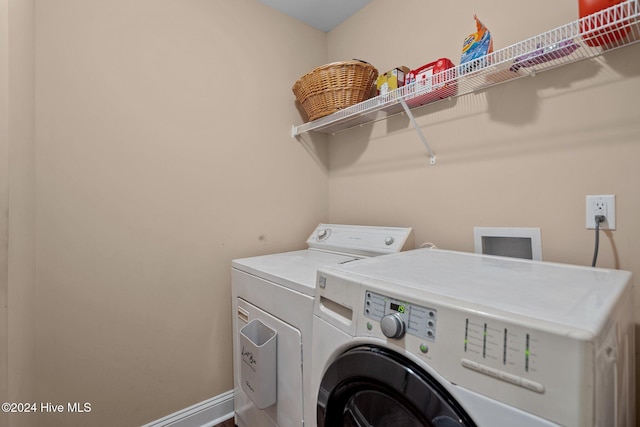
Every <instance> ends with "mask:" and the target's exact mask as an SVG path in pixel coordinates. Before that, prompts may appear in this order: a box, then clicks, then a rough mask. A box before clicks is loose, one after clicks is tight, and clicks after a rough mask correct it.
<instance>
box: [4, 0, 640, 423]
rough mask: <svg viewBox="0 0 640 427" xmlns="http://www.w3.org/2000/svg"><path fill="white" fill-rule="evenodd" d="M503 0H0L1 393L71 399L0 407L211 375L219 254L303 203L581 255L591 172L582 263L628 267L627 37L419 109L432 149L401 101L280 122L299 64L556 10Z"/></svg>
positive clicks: (527, 22) (224, 323)
mask: <svg viewBox="0 0 640 427" xmlns="http://www.w3.org/2000/svg"><path fill="white" fill-rule="evenodd" d="M516 3H517V2H516ZM516 3H514V4H513V5H511V4H510V3H509V2H504V1H503V0H481V1H479V2H475V3H474V4H473V7H471V6H465V5H460V4H456V5H455V6H449V7H447V5H446V4H443V3H438V4H435V3H434V2H427V3H425V2H422V1H418V0H406V1H405V2H403V4H402V9H403V11H404V12H403V13H402V21H400V23H398V21H397V20H395V19H393V17H394V16H396V17H397V14H398V5H397V4H395V3H393V2H389V1H382V0H374V1H373V2H372V3H371V4H370V5H369V6H367V7H366V8H365V9H364V10H362V11H361V12H359V13H358V14H357V15H355V16H354V17H353V18H351V19H350V20H348V21H347V22H346V23H345V24H344V25H342V26H340V27H338V28H337V29H336V30H334V31H333V32H331V33H329V35H328V36H327V35H325V34H324V33H321V32H319V31H316V30H313V29H311V28H309V27H307V26H305V25H303V24H301V23H299V22H296V21H294V20H292V19H290V18H288V17H285V16H284V15H282V14H280V13H277V12H275V11H273V10H271V9H268V8H266V7H264V6H263V5H261V4H260V3H258V2H256V1H255V0H236V1H233V2H231V1H224V2H222V1H215V2H212V1H207V0H136V1H130V0H115V1H108V2H106V1H100V0H56V1H40V2H37V3H36V7H35V12H33V10H32V8H33V4H34V2H32V1H29V2H24V1H22V2H9V0H0V11H12V14H10V15H7V14H6V13H0V16H1V17H2V18H1V19H2V21H0V24H3V25H0V35H1V36H0V119H2V118H5V119H6V120H0V159H4V160H3V162H4V165H5V166H4V167H0V213H1V215H0V242H4V243H3V244H2V245H0V349H3V350H1V351H0V398H2V399H0V400H2V401H4V400H8V399H19V398H23V397H25V396H29V397H32V398H33V399H35V400H37V401H45V402H46V401H50V402H53V403H63V404H66V402H90V403H91V404H92V412H91V413H90V414H84V415H51V414H45V415H41V416H40V418H39V419H37V418H35V417H34V418H31V419H28V418H24V417H23V418H20V419H18V418H12V419H11V422H12V423H13V424H9V425H32V426H33V425H42V426H47V427H49V426H52V427H55V426H74V425H77V426H84V425H96V426H99V425H139V424H142V423H144V422H149V421H151V420H154V419H157V418H159V417H161V416H163V415H167V414H169V413H172V412H174V411H176V410H179V409H181V408H184V407H186V406H189V405H191V404H193V403H196V402H199V401H202V400H204V399H207V398H209V397H212V396H215V395H217V394H219V393H222V392H224V391H227V390H229V389H231V387H232V378H231V375H232V373H231V350H230V342H231V313H230V306H231V303H230V287H229V279H230V277H229V276H230V275H229V268H230V260H231V259H233V258H236V257H240V256H250V255H256V254H261V253H267V252H277V251H283V250H289V249H296V248H300V247H302V246H303V243H302V242H304V240H305V238H306V237H307V235H308V233H309V231H310V230H311V229H312V228H313V227H314V226H315V225H316V224H317V223H318V222H320V221H326V220H331V221H334V222H344V223H363V224H388V225H409V226H412V227H414V228H415V231H416V241H417V242H418V243H421V242H423V241H431V242H434V243H435V244H436V245H438V246H439V247H443V248H451V249H459V250H467V251H470V250H472V248H473V246H472V245H473V242H472V227H473V226H476V225H482V226H503V225H504V226H528V227H540V228H541V229H542V239H543V256H544V258H545V259H547V260H552V261H561V262H571V263H578V264H585V265H586V264H588V263H589V262H590V260H591V254H592V249H593V248H592V244H593V232H592V231H587V230H586V229H585V227H584V196H585V195H586V194H609V193H613V194H616V196H617V209H618V216H617V221H618V229H617V230H616V231H615V232H612V233H607V234H606V235H604V236H603V237H602V239H601V243H602V247H601V250H600V258H599V263H598V264H599V265H601V266H605V267H617V268H623V269H627V270H631V271H633V272H634V274H635V275H636V276H637V275H638V274H640V265H638V261H637V260H638V259H640V258H639V256H638V255H639V254H638V249H636V248H637V245H636V242H637V241H638V238H639V237H640V225H638V224H637V223H636V221H637V220H636V218H637V217H638V212H639V211H640V194H639V193H638V191H637V189H636V188H637V185H636V183H638V182H640V179H639V178H640V176H639V175H640V168H639V167H638V166H639V165H638V159H639V158H640V148H639V147H638V145H637V142H638V138H639V136H640V123H638V121H637V112H636V111H635V110H634V109H633V107H634V104H633V103H632V100H634V99H637V98H638V95H640V77H639V76H640V61H639V60H638V59H639V58H640V55H638V53H639V52H640V49H639V48H640V46H635V47H630V48H626V49H623V50H620V51H617V52H611V53H610V54H608V55H606V56H605V57H603V58H602V59H601V60H597V61H585V62H581V63H579V64H575V65H572V66H568V67H565V68H562V69H558V70H554V71H550V72H548V73H544V74H541V75H539V76H537V77H536V78H533V79H524V80H520V81H517V82H512V83H509V84H507V85H503V86H500V87H495V88H492V89H488V90H486V91H483V92H481V93H478V94H474V95H469V96H465V97H462V98H458V99H456V100H453V101H447V102H443V103H439V104H436V105H433V106H430V107H426V108H423V109H421V110H419V112H417V119H418V122H419V123H420V124H421V126H422V127H423V131H424V132H425V134H426V136H427V138H428V139H429V141H430V143H431V144H432V146H433V148H434V149H435V150H436V152H437V154H438V164H437V165H436V166H429V165H428V159H427V156H426V153H425V150H424V148H423V146H422V144H421V143H420V140H419V139H418V137H417V135H416V134H415V132H413V131H412V130H410V128H409V126H408V123H407V120H406V119H405V118H402V117H398V118H394V119H391V120H388V121H386V122H381V123H378V124H376V125H375V126H365V127H363V128H361V129H356V130H353V131H349V132H344V133H341V134H338V135H336V136H333V137H325V136H323V135H313V136H312V135H303V136H302V138H301V143H300V144H299V143H297V142H295V141H294V140H293V139H292V138H290V126H291V125H292V124H294V123H296V124H297V123H300V115H299V113H298V111H296V109H295V108H293V106H292V100H293V97H292V94H291V92H290V88H291V85H292V83H293V82H294V81H295V80H296V79H297V78H298V77H299V76H300V75H302V74H303V73H305V72H307V71H308V70H310V69H311V68H313V67H315V66H317V65H320V64H322V63H325V62H328V61H333V60H342V59H349V58H354V57H355V58H362V59H366V60H368V61H370V62H371V63H373V64H374V65H375V66H376V67H378V69H379V70H380V71H386V70H387V69H390V68H392V67H394V66H396V65H401V64H404V65H407V66H410V67H416V66H418V65H421V64H423V63H426V62H428V61H431V60H433V59H436V58H438V57H450V58H451V59H453V60H454V62H456V63H457V62H458V61H459V51H460V46H461V43H462V39H463V38H464V37H465V36H466V35H467V34H469V33H470V32H472V31H473V30H474V26H473V20H472V19H473V14H474V13H478V15H479V17H480V18H481V19H483V21H485V23H486V24H487V25H488V26H489V28H490V30H491V31H492V32H493V34H494V38H495V47H496V49H499V48H501V47H505V46H507V45H509V44H511V43H515V42H517V41H519V40H521V39H523V38H526V37H528V36H531V35H534V34H537V33H539V32H542V31H545V30H547V29H550V28H553V27H554V26H557V25H560V24H563V23H565V22H568V21H571V20H573V19H575V16H576V15H577V6H576V3H575V2H574V1H569V0H563V1H562V2H553V1H551V0H543V1H542V3H540V2H537V3H535V4H530V5H527V4H521V3H517V4H516ZM18 4H19V5H20V6H18ZM9 5H11V6H9ZM549 10H553V11H554V13H548V11H549ZM407 11H411V13H407ZM34 19H35V27H36V28H37V30H36V31H33V20H34ZM9 21H10V23H11V26H8V25H6V24H7V23H8V22H9ZM9 27H11V30H10V31H11V35H12V36H11V37H9V33H10V31H9V30H8V28H9ZM291 34H295V37H292V36H291ZM33 37H35V60H36V66H35V78H33V69H34V65H33V63H32V62H31V61H32V59H33V55H32V54H33V49H34V46H33V43H34V39H33ZM12 49H13V50H12ZM10 59H11V61H10ZM34 87H35V119H34V115H33V113H32V110H33V108H34V106H33V105H32V104H31V102H33V97H32V96H31V93H32V92H33V91H34ZM9 88H11V89H9ZM34 123H35V124H34ZM7 124H8V125H9V126H7ZM34 131H35V154H34V142H33V141H34V136H33V133H32V132H34ZM10 136H11V138H10ZM327 139H328V140H329V145H328V146H327V144H326V142H327ZM327 149H328V150H327ZM34 158H35V160H34ZM594 171H602V173H600V174H596V173H595V172H594ZM33 180H35V182H34V181H33ZM34 193H36V194H37V195H38V197H37V202H34V199H33V197H34ZM34 204H35V205H34ZM7 215H9V216H7ZM10 217H11V218H13V219H12V220H11V221H9V220H8V218H10ZM36 219H37V239H34V237H33V236H34V221H36ZM34 242H35V243H34ZM36 249H37V255H38V263H37V268H34V267H32V266H33V264H34V262H35V251H36ZM36 276H37V286H36V285H35V283H36V282H35V277H36ZM14 284H15V286H14ZM36 290H37V293H35V291H36ZM7 298H9V309H8V310H7V309H6V308H5V304H6V302H7ZM636 298H640V297H638V296H637V297H636ZM34 305H35V309H36V310H35V311H36V314H35V315H34V314H32V311H31V310H32V307H33V306H34ZM636 305H637V306H640V303H639V302H638V300H637V302H636ZM639 320H640V319H639ZM35 323H37V332H34V328H35V327H36V325H35ZM5 343H6V345H5ZM34 346H35V347H36V350H37V351H32V350H33V347H34ZM7 349H8V350H7ZM34 365H35V370H34ZM34 372H35V375H34ZM18 378H20V380H21V381H18ZM22 380H24V381H22ZM33 396H35V397H33ZM0 416H1V415H0ZM3 421H4V420H3V419H2V418H0V424H3V425H4V424H6V423H4V422H3ZM36 421H38V422H36Z"/></svg>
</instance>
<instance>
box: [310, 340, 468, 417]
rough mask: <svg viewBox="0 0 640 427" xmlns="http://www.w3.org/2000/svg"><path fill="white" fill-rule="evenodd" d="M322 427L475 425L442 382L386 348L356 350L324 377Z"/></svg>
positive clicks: (320, 401)
mask: <svg viewBox="0 0 640 427" xmlns="http://www.w3.org/2000/svg"><path fill="white" fill-rule="evenodd" d="M317 418H318V427H338V426H358V427H371V426H376V427H385V426H389V427H399V426H402V427H411V426H420V427H422V426H427V427H429V426H434V427H460V426H466V427H475V423H474V422H473V421H472V420H471V418H470V417H469V416H468V415H467V414H466V413H465V412H464V410H463V409H462V408H461V407H460V405H459V404H458V403H457V402H456V401H455V400H454V399H453V398H452V396H451V395H450V394H449V393H448V392H447V391H446V390H445V389H444V388H443V387H442V386H441V385H440V384H438V382H437V381H436V380H435V379H434V378H433V377H431V376H430V375H429V374H428V373H426V372H425V371H424V370H423V369H421V368H420V367H419V366H418V365H416V364H415V363H413V362H411V361H410V360H408V359H406V358H404V357H402V356H400V355H398V354H396V353H394V352H392V351H390V350H388V349H384V348H382V347H375V346H362V347H356V348H353V349H351V350H349V351H347V352H345V353H344V354H342V355H341V356H340V357H338V358H337V359H336V360H335V361H334V362H333V363H332V364H331V366H329V368H328V369H327V371H326V372H325V374H324V377H323V378H322V383H321V385H320V391H319V393H318V412H317Z"/></svg>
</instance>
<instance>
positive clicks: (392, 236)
mask: <svg viewBox="0 0 640 427" xmlns="http://www.w3.org/2000/svg"><path fill="white" fill-rule="evenodd" d="M307 245H308V249H305V250H300V251H292V252H286V253H278V254H271V255H264V256H257V257H251V258H244V259H236V260H233V262H232V272H231V280H232V300H233V313H234V316H233V363H234V366H233V372H234V410H235V421H236V425H237V426H238V427H263V426H264V427H267V426H278V427H289V426H297V427H300V426H303V425H305V426H309V425H314V424H315V405H316V401H315V396H314V395H312V394H311V392H310V388H311V387H310V383H311V374H310V364H311V356H312V353H311V341H312V339H311V333H312V325H313V300H314V295H315V281H316V271H317V268H318V267H320V266H322V265H331V264H345V263H350V262H354V261H357V260H362V259H365V258H369V257H374V256H379V255H387V254H392V253H396V252H400V251H403V250H406V249H413V233H412V229H411V228H402V227H369V226H353V225H335V224H320V225H318V227H317V228H316V229H315V230H314V231H313V233H312V234H311V236H310V237H309V239H308V240H307ZM357 262H360V261H357ZM274 344H275V345H274ZM273 352H275V355H274V354H272V353H273ZM265 360H268V361H269V362H264V361H265ZM271 360H274V361H273V362H272V361H271ZM267 363H270V364H271V365H268V364H267ZM265 366H266V367H265ZM243 369H244V371H243ZM274 370H275V372H274ZM270 374H271V375H270ZM273 374H275V375H273ZM249 377H250V378H249ZM265 385H266V387H263V386H265Z"/></svg>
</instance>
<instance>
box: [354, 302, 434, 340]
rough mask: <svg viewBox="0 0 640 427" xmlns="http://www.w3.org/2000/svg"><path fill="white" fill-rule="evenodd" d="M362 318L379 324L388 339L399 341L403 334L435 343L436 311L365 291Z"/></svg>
mask: <svg viewBox="0 0 640 427" xmlns="http://www.w3.org/2000/svg"><path fill="white" fill-rule="evenodd" d="M364 316H365V317H367V318H369V319H372V320H375V321H377V322H380V323H381V328H382V332H383V333H384V335H385V336H386V337H388V338H397V339H400V338H402V337H403V336H404V334H405V333H407V334H411V335H415V336H417V337H420V338H424V339H427V340H429V341H433V342H435V340H436V327H437V321H438V312H437V310H435V309H433V308H429V307H424V306H421V305H417V304H412V303H409V302H407V301H402V300H399V299H397V298H392V297H388V296H385V295H381V294H378V293H375V292H371V291H366V292H365V301H364Z"/></svg>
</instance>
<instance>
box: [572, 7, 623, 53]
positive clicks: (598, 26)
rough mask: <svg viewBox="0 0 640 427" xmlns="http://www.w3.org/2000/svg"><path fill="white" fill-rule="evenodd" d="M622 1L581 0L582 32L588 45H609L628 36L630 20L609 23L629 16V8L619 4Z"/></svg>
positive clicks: (579, 9) (579, 8) (579, 10)
mask: <svg viewBox="0 0 640 427" xmlns="http://www.w3.org/2000/svg"><path fill="white" fill-rule="evenodd" d="M622 2H623V0H579V2H578V12H579V14H580V32H581V33H582V38H583V39H584V41H585V43H587V45H589V46H591V47H594V46H603V45H605V46H607V45H611V44H612V43H613V42H615V41H618V40H620V39H622V38H624V37H626V36H627V34H628V33H629V25H630V23H629V21H623V22H618V23H617V24H611V25H608V24H609V23H610V22H616V21H620V20H622V19H624V18H626V17H627V16H628V15H627V13H628V10H629V9H628V8H625V7H624V6H623V5H619V4H620V3H622ZM616 5H619V6H616ZM614 6H615V7H614Z"/></svg>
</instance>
